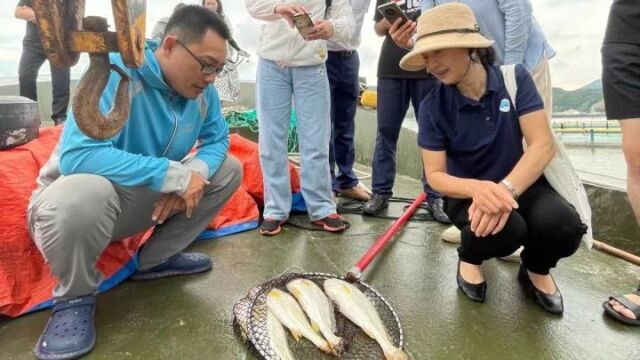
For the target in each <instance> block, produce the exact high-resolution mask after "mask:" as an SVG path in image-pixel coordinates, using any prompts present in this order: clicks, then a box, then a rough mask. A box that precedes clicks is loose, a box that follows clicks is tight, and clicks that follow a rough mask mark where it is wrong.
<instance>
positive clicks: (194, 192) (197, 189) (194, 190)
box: [181, 171, 209, 218]
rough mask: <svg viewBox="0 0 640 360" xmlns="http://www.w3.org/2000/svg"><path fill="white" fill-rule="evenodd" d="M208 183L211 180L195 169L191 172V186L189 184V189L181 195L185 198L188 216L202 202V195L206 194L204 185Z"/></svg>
mask: <svg viewBox="0 0 640 360" xmlns="http://www.w3.org/2000/svg"><path fill="white" fill-rule="evenodd" d="M208 184H209V181H207V180H206V179H204V178H203V177H202V176H200V174H198V173H197V172H195V171H192V172H191V180H190V181H189V186H187V190H185V191H184V193H183V194H182V195H181V197H182V200H184V204H185V211H186V213H187V217H188V218H190V217H191V214H192V213H193V210H194V209H195V208H197V207H198V204H200V200H202V195H203V194H204V186H205V185H208Z"/></svg>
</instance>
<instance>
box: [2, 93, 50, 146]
mask: <svg viewBox="0 0 640 360" xmlns="http://www.w3.org/2000/svg"><path fill="white" fill-rule="evenodd" d="M39 129H40V110H39V109H38V103H37V102H35V101H33V100H31V99H28V98H26V97H22V96H0V150H5V149H9V148H12V147H15V146H18V145H22V144H26V143H28V142H29V141H31V140H33V139H35V138H37V137H38V130H39Z"/></svg>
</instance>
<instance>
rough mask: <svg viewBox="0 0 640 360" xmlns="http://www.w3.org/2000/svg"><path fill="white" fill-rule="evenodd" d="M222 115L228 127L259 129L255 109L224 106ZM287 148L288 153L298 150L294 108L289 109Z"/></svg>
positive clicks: (254, 130) (255, 130)
mask: <svg viewBox="0 0 640 360" xmlns="http://www.w3.org/2000/svg"><path fill="white" fill-rule="evenodd" d="M223 115H224V118H225V119H226V121H227V125H228V126H229V127H246V128H249V129H250V130H251V131H253V132H255V133H257V132H258V131H259V130H260V127H259V126H258V116H257V114H256V109H247V108H240V107H230V108H224V109H223ZM287 148H288V151H289V152H290V153H292V152H297V151H298V130H297V121H296V111H295V109H291V119H290V121H289V137H288V142H287Z"/></svg>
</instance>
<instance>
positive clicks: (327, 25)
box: [304, 20, 333, 41]
mask: <svg viewBox="0 0 640 360" xmlns="http://www.w3.org/2000/svg"><path fill="white" fill-rule="evenodd" d="M331 37H333V25H332V24H331V22H330V21H327V20H319V21H317V22H316V24H315V25H314V26H313V27H312V28H311V30H310V31H309V33H308V34H307V36H305V37H304V39H305V40H307V41H311V40H329V39H331Z"/></svg>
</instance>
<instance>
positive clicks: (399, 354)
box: [384, 347, 409, 360]
mask: <svg viewBox="0 0 640 360" xmlns="http://www.w3.org/2000/svg"><path fill="white" fill-rule="evenodd" d="M384 358H385V359H386V360H409V355H407V353H406V352H404V351H402V350H401V349H398V348H395V347H394V348H391V350H389V351H387V352H386V353H384Z"/></svg>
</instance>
